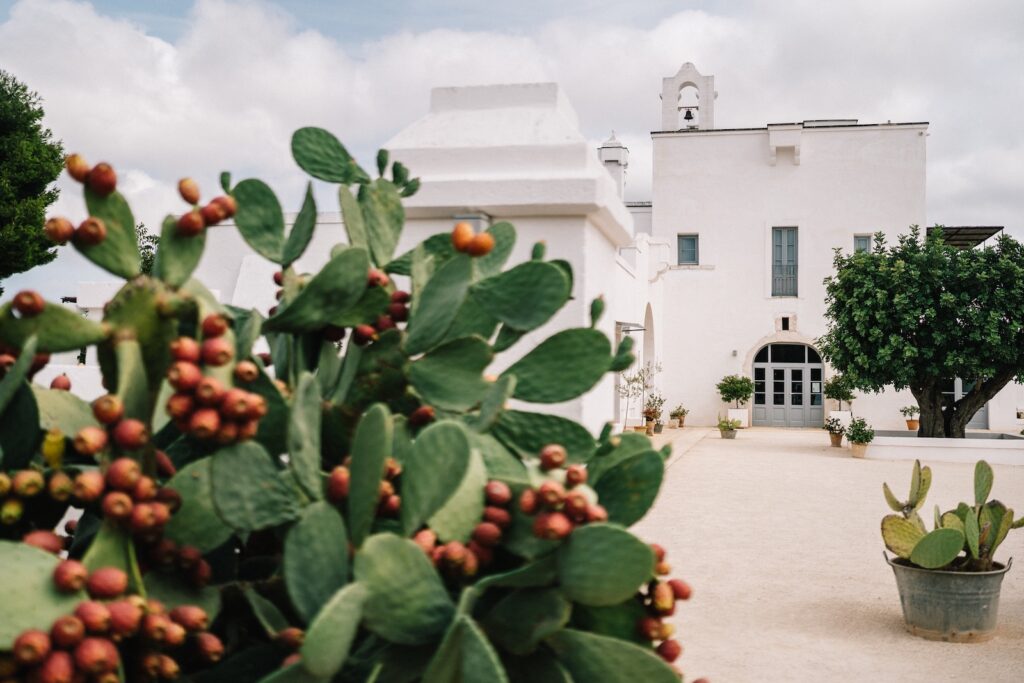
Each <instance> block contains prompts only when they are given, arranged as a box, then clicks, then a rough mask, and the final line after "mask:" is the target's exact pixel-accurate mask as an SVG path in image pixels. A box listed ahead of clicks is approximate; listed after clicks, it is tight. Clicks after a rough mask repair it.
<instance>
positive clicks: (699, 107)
mask: <svg viewBox="0 0 1024 683" xmlns="http://www.w3.org/2000/svg"><path fill="white" fill-rule="evenodd" d="M687 88H693V89H694V90H696V100H695V101H693V102H691V101H689V100H685V99H684V95H685V94H686V93H684V92H683V91H684V90H685V89H687ZM716 97H718V93H716V92H715V77H714V76H711V75H709V76H702V75H701V73H700V72H699V71H697V67H695V66H694V65H693V64H691V63H690V62H687V63H686V64H683V65H682V66H681V67H679V71H678V72H676V75H675V76H669V77H668V78H663V79H662V80H661V129H662V130H665V131H668V130H681V129H684V128H697V129H699V130H710V129H712V128H714V127H715V98H716Z"/></svg>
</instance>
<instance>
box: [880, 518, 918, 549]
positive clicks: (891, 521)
mask: <svg viewBox="0 0 1024 683" xmlns="http://www.w3.org/2000/svg"><path fill="white" fill-rule="evenodd" d="M923 537H924V532H923V531H922V530H921V529H920V528H918V526H917V525H916V524H914V523H913V522H911V521H910V520H908V519H905V518H904V517H902V516H900V515H886V516H885V517H883V518H882V540H883V541H885V547H886V548H888V549H889V550H891V551H892V552H894V553H896V554H897V555H899V556H900V557H902V558H903V559H905V560H909V559H910V555H911V554H912V553H913V552H914V547H915V546H916V545H917V544H918V542H919V541H920V540H921V539H922V538H923Z"/></svg>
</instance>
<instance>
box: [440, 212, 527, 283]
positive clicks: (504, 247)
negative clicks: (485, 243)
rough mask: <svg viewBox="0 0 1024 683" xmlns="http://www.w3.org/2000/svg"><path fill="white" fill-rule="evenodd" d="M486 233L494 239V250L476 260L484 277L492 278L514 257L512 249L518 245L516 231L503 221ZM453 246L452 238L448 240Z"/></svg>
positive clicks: (488, 229)
mask: <svg viewBox="0 0 1024 683" xmlns="http://www.w3.org/2000/svg"><path fill="white" fill-rule="evenodd" d="M484 232H486V233H489V234H490V235H491V237H493V238H494V248H493V249H491V250H490V252H488V253H487V254H485V255H484V256H481V257H480V258H478V259H476V267H477V270H478V271H479V272H480V275H481V276H482V277H490V276H492V275H497V274H498V273H500V272H501V269H502V267H504V265H505V262H506V261H508V257H509V256H511V255H512V249H513V247H515V245H516V229H515V228H514V227H512V224H511V223H509V222H507V221H501V222H499V223H495V224H494V225H492V226H490V227H489V228H487V230H485V231H484ZM448 243H449V245H450V244H451V237H450V236H449V239H448Z"/></svg>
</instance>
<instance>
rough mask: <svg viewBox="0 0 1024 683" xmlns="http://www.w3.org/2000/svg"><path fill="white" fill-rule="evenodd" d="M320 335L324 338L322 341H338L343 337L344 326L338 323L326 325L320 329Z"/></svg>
mask: <svg viewBox="0 0 1024 683" xmlns="http://www.w3.org/2000/svg"><path fill="white" fill-rule="evenodd" d="M320 336H322V337H323V338H324V341H329V342H340V341H341V340H342V339H344V338H345V328H344V327H341V326H340V325H327V326H326V327H324V328H323V329H322V330H320Z"/></svg>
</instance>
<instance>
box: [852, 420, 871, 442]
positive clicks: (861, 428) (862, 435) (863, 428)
mask: <svg viewBox="0 0 1024 683" xmlns="http://www.w3.org/2000/svg"><path fill="white" fill-rule="evenodd" d="M874 438H875V430H874V429H872V428H871V425H869V424H868V423H867V422H866V421H865V420H864V418H863V417H856V418H854V419H853V420H851V421H850V426H849V427H847V428H846V439H847V440H848V441H849V442H850V443H871V442H872V441H873V440H874Z"/></svg>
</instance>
